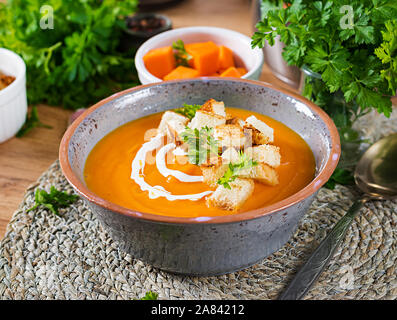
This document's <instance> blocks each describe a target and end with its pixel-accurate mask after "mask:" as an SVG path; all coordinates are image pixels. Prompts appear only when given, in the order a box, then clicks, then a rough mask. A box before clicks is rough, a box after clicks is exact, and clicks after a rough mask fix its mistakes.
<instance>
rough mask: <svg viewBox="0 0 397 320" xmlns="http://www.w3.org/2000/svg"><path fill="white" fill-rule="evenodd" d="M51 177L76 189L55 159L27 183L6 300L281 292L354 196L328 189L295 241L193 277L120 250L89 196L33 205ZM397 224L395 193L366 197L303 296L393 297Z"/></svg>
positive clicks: (4, 260) (0, 266)
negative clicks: (59, 206) (246, 263)
mask: <svg viewBox="0 0 397 320" xmlns="http://www.w3.org/2000/svg"><path fill="white" fill-rule="evenodd" d="M382 128H383V129H384V128H386V126H382ZM393 128H396V126H394V125H389V129H388V130H386V131H385V132H384V133H388V132H390V131H391V130H393ZM384 130H385V129H384ZM394 130H395V129H394ZM51 185H54V186H55V187H56V188H58V189H60V190H64V191H68V192H73V190H72V188H71V186H70V185H69V184H68V183H67V182H66V180H65V179H64V177H63V175H62V173H61V171H60V168H59V163H58V162H55V163H54V164H53V165H52V166H51V167H50V168H49V169H48V170H47V171H46V172H45V173H44V174H43V175H42V176H41V178H40V179H39V180H38V182H37V183H36V184H35V185H33V186H31V187H30V188H29V189H28V190H27V192H26V194H25V197H24V200H23V202H22V203H21V205H20V207H19V209H18V210H17V211H16V212H15V214H14V216H13V218H12V220H11V221H10V223H9V225H8V228H7V232H6V235H5V238H4V239H3V240H2V242H1V243H0V298H1V299H136V298H140V297H142V296H144V294H145V293H146V292H147V291H149V290H151V291H154V292H156V293H158V294H159V299H275V298H277V296H278V295H279V294H280V293H281V292H282V290H283V289H284V288H285V286H286V285H287V284H288V283H289V282H290V281H291V279H292V277H293V275H294V274H295V272H296V271H297V270H298V269H299V266H300V265H301V264H302V263H303V262H304V261H305V260H306V258H307V257H308V255H309V254H310V253H311V252H312V251H313V250H314V248H315V247H316V246H317V245H318V244H319V242H320V241H321V240H322V239H323V238H324V236H325V235H326V234H327V233H328V232H329V231H330V229H331V228H332V227H333V225H334V224H335V223H336V222H337V221H338V220H339V219H340V218H341V217H342V216H343V215H344V214H345V213H346V210H348V208H349V206H350V205H351V204H352V200H353V199H354V198H355V197H356V196H357V195H356V194H354V192H355V191H354V189H352V188H346V187H342V186H337V188H336V189H335V190H332V191H331V190H328V189H322V190H320V192H319V194H318V196H317V198H316V199H315V201H314V202H313V204H312V206H311V209H310V210H309V212H308V213H307V214H306V215H305V216H304V218H303V219H302V220H301V222H300V224H299V228H298V230H297V231H296V233H295V234H294V236H293V237H292V238H291V239H290V241H289V242H288V243H287V244H286V245H284V247H282V248H281V249H280V250H279V251H277V252H276V253H274V254H273V255H271V256H270V257H268V258H267V259H264V260H263V261H262V262H261V263H258V264H256V265H254V266H252V267H250V268H248V269H245V270H243V271H239V272H235V273H231V274H227V275H223V276H217V277H188V276H181V275H174V274H170V273H167V272H164V271H161V270H159V269H156V268H153V267H152V266H150V265H147V264H145V263H143V262H141V261H139V260H137V259H134V258H133V257H131V256H130V255H128V254H126V253H124V252H122V251H120V249H119V247H118V245H117V242H115V241H113V240H112V239H111V238H110V237H109V235H108V234H107V233H106V232H105V231H104V230H103V229H102V227H101V225H100V223H99V221H98V220H97V219H96V217H95V214H93V213H92V212H91V211H90V210H89V209H88V207H87V206H86V205H85V204H84V202H83V201H82V200H79V201H77V202H76V203H75V204H74V205H72V206H71V207H69V208H67V209H64V210H63V211H62V212H61V214H62V217H58V216H55V215H54V214H51V213H50V212H49V211H48V210H46V209H43V208H38V209H37V210H34V211H30V212H27V210H28V209H29V208H31V207H32V206H33V203H34V192H35V189H36V188H45V189H47V190H49V187H50V186H51ZM396 230H397V201H384V202H380V201H372V202H369V203H367V204H366V206H365V209H363V210H362V212H361V214H360V215H359V216H358V217H357V218H356V219H355V221H354V222H353V224H352V226H351V228H350V229H349V230H348V232H347V235H346V237H345V239H344V241H343V243H342V245H341V246H340V248H339V249H338V251H337V252H336V254H335V255H334V257H333V259H332V261H331V263H330V265H329V266H328V267H327V268H326V270H325V271H324V272H323V274H322V275H321V277H320V279H319V280H318V282H317V283H316V284H315V286H314V287H313V288H312V289H311V290H310V292H309V293H308V295H307V296H306V299H396V298H397V279H396V262H397V261H396V260H397V250H396V249H397V248H396V245H397V241H396V238H397V235H396Z"/></svg>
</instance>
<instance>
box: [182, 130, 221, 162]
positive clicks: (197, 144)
mask: <svg viewBox="0 0 397 320" xmlns="http://www.w3.org/2000/svg"><path fill="white" fill-rule="evenodd" d="M213 131H214V129H213V128H208V127H203V128H201V129H200V130H198V129H197V128H196V129H191V128H189V127H186V128H185V131H183V132H182V133H181V137H182V139H183V141H184V142H185V143H186V144H187V146H188V152H187V153H188V160H189V162H190V163H192V164H197V165H201V164H203V163H205V162H207V161H208V159H210V158H211V157H212V156H218V150H219V142H218V141H217V140H216V139H215V138H214V137H213Z"/></svg>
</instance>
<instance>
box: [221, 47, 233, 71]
mask: <svg viewBox="0 0 397 320" xmlns="http://www.w3.org/2000/svg"><path fill="white" fill-rule="evenodd" d="M230 67H234V58H233V51H232V50H230V49H229V48H228V47H225V46H219V68H220V69H228V68H230Z"/></svg>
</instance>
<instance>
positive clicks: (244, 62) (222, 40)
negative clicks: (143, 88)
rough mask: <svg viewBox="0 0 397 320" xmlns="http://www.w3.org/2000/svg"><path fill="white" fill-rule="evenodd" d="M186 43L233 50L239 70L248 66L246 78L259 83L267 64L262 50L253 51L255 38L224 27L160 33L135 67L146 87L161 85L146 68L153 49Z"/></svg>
mask: <svg viewBox="0 0 397 320" xmlns="http://www.w3.org/2000/svg"><path fill="white" fill-rule="evenodd" d="M178 40H182V41H183V42H184V43H185V44H188V43H195V42H206V41H212V42H214V43H215V44H217V45H224V46H226V47H228V48H229V49H231V50H232V51H233V54H234V60H235V62H236V65H237V66H238V67H244V68H245V69H246V70H247V73H246V74H244V75H243V76H242V77H241V78H242V79H250V80H258V79H259V77H260V75H261V72H262V67H263V63H264V57H263V52H262V50H261V49H258V48H255V49H252V48H251V38H250V37H248V36H246V35H244V34H242V33H239V32H236V31H233V30H229V29H224V28H217V27H204V26H203V27H201V26H200V27H187V28H178V29H174V30H170V31H166V32H163V33H160V34H158V35H156V36H154V37H152V38H150V39H149V40H147V41H146V42H145V43H144V44H142V46H141V47H140V48H139V49H138V51H137V53H136V55H135V66H136V69H137V71H138V77H139V80H140V81H141V83H142V84H149V83H155V82H161V81H162V79H159V78H157V77H156V76H154V75H153V74H151V73H150V72H149V71H148V70H147V68H146V67H145V64H144V61H143V57H144V56H145V55H146V54H147V53H148V52H149V51H150V50H152V49H156V48H162V47H166V46H171V45H172V44H173V43H174V42H175V41H178Z"/></svg>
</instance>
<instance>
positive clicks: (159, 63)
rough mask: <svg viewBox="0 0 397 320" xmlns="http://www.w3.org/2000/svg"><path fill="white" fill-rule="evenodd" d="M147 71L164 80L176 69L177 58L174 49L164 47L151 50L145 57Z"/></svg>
mask: <svg viewBox="0 0 397 320" xmlns="http://www.w3.org/2000/svg"><path fill="white" fill-rule="evenodd" d="M143 62H144V63H145V67H146V69H148V71H149V72H150V73H151V74H152V75H154V76H156V77H157V78H160V79H162V78H163V77H164V76H166V75H167V74H169V73H170V72H171V71H172V70H173V69H174V68H175V57H174V52H173V50H172V47H171V46H169V47H163V48H157V49H153V50H150V51H149V52H148V53H147V54H145V55H144V56H143Z"/></svg>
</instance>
